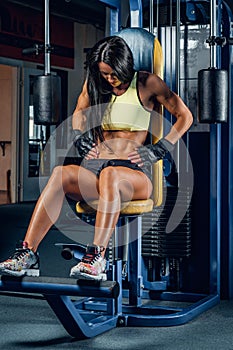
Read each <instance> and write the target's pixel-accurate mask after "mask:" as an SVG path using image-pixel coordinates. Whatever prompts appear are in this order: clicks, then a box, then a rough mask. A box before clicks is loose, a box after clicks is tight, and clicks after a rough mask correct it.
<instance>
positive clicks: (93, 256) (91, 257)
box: [82, 253, 101, 265]
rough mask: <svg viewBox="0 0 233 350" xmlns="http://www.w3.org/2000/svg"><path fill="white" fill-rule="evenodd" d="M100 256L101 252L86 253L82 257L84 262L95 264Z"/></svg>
mask: <svg viewBox="0 0 233 350" xmlns="http://www.w3.org/2000/svg"><path fill="white" fill-rule="evenodd" d="M100 256H101V255H100V253H86V254H85V255H84V256H83V258H82V262H84V263H85V264H90V265H93V264H94V263H95V262H96V261H97V260H98V259H99V257H100Z"/></svg>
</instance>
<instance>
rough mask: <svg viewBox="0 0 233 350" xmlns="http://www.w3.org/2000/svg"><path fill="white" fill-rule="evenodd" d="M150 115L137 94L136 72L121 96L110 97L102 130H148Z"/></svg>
mask: <svg viewBox="0 0 233 350" xmlns="http://www.w3.org/2000/svg"><path fill="white" fill-rule="evenodd" d="M150 115H151V113H150V112H149V111H147V110H146V109H145V108H144V107H143V106H142V104H141V102H140V100H139V97H138V92H137V72H136V73H135V75H134V77H133V80H132V82H131V84H130V86H129V87H128V89H127V90H126V92H125V93H124V94H123V95H121V96H115V95H112V98H111V101H110V102H109V104H108V106H107V108H106V111H105V113H104V116H103V120H102V128H103V130H127V131H140V130H148V128H149V123H150Z"/></svg>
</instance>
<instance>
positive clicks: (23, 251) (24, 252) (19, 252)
mask: <svg viewBox="0 0 233 350" xmlns="http://www.w3.org/2000/svg"><path fill="white" fill-rule="evenodd" d="M28 253H29V249H17V250H16V251H15V252H14V254H12V255H11V256H10V257H9V260H13V259H15V260H20V259H21V258H22V257H24V256H25V255H27V254H28Z"/></svg>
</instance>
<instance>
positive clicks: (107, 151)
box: [97, 130, 147, 159]
mask: <svg viewBox="0 0 233 350" xmlns="http://www.w3.org/2000/svg"><path fill="white" fill-rule="evenodd" d="M146 136H147V131H118V130H117V131H104V138H105V141H104V142H102V143H100V144H99V145H98V146H97V149H98V152H99V158H103V159H128V154H129V153H130V152H132V151H134V150H135V148H136V147H138V146H140V145H142V144H143V143H144V141H145V139H146Z"/></svg>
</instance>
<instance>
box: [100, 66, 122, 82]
mask: <svg viewBox="0 0 233 350" xmlns="http://www.w3.org/2000/svg"><path fill="white" fill-rule="evenodd" d="M98 66H99V71H100V74H101V75H102V77H103V78H104V79H105V80H107V82H108V83H109V84H110V85H111V86H112V87H114V88H115V87H118V86H120V85H121V83H122V82H121V81H120V80H119V79H118V78H117V76H116V74H115V72H114V70H113V69H112V67H110V66H109V65H108V64H106V63H104V62H99V63H98Z"/></svg>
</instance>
